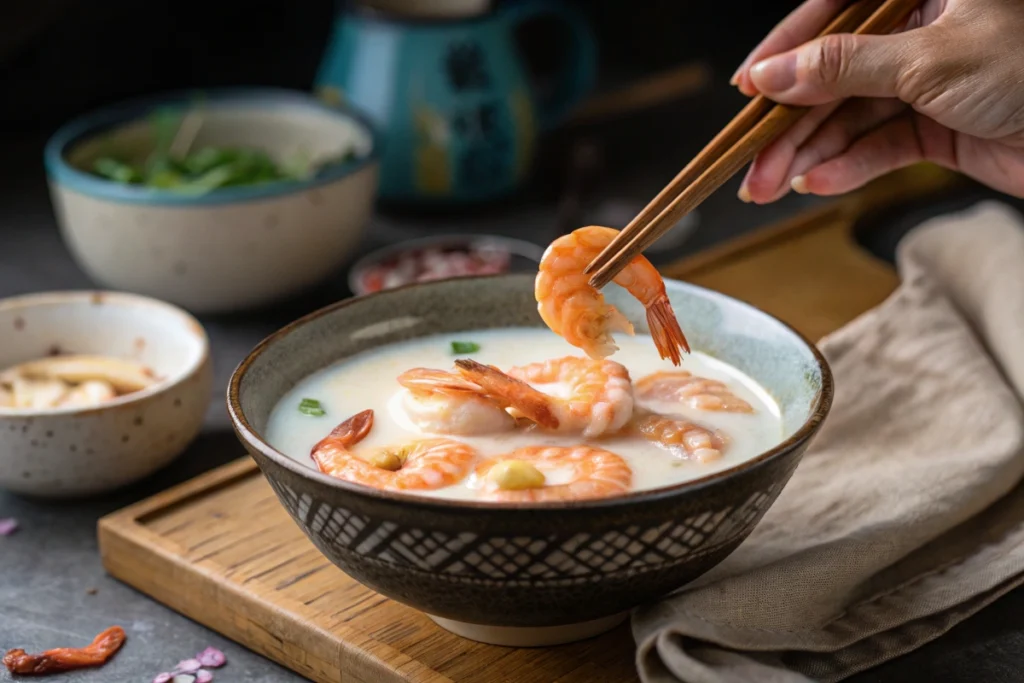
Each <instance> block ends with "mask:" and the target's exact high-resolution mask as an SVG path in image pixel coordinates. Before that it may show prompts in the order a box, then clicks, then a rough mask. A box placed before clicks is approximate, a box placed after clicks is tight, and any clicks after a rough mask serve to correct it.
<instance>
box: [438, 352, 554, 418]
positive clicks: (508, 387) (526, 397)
mask: <svg viewBox="0 0 1024 683" xmlns="http://www.w3.org/2000/svg"><path fill="white" fill-rule="evenodd" d="M455 367H456V368H458V370H459V372H461V373H462V375H463V376H464V377H466V378H467V379H469V380H470V381H472V382H474V383H475V384H477V385H478V386H480V388H481V389H482V390H483V392H484V394H485V395H486V396H487V397H488V398H491V399H492V400H496V401H500V402H501V403H503V404H505V407H509V408H515V409H516V410H517V411H519V412H520V413H522V414H523V415H524V416H525V417H526V418H528V419H530V420H532V421H534V422H536V423H537V424H539V425H541V426H542V427H546V428H548V429H557V428H558V418H557V417H556V416H555V414H554V413H553V412H552V410H551V401H550V399H549V397H548V396H546V395H545V394H543V393H542V392H540V391H537V390H536V389H534V388H533V387H531V386H530V385H529V384H527V383H526V382H523V381H520V380H518V379H516V378H514V377H510V376H509V375H506V374H505V373H504V372H502V371H501V370H499V369H498V368H496V367H493V366H490V365H484V364H483V363H478V362H477V361H475V360H470V359H460V360H457V361H455Z"/></svg>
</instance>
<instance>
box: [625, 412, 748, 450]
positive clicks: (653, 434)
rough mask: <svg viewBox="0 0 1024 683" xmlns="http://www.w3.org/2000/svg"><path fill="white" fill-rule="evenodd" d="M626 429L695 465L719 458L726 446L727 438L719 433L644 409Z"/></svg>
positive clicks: (678, 418)
mask: <svg viewBox="0 0 1024 683" xmlns="http://www.w3.org/2000/svg"><path fill="white" fill-rule="evenodd" d="M629 426H630V427H631V428H632V430H633V431H634V432H635V433H636V434H639V435H640V436H642V437H644V438H645V439H647V440H648V441H653V442H654V443H656V444H658V445H659V446H662V447H664V448H666V449H667V450H668V451H670V452H672V453H674V454H676V455H680V456H684V457H689V458H693V459H694V460H697V461H698V462H712V461H714V460H717V459H719V458H720V457H722V451H724V450H725V447H726V446H727V445H728V440H727V439H726V437H725V436H723V435H722V434H719V433H718V432H714V431H712V430H710V429H707V428H706V427H702V426H700V425H699V424H695V423H693V422H690V421H689V420H686V419H683V418H680V417H673V416H670V415H659V414H658V413H652V412H649V411H646V410H638V411H636V412H635V413H634V415H633V420H632V421H631V422H630V425H629Z"/></svg>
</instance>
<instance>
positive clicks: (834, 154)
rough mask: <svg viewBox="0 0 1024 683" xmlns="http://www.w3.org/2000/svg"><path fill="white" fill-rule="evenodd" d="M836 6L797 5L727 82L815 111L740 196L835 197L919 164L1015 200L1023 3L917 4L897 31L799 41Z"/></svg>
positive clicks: (756, 170) (1022, 183)
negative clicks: (961, 176) (936, 166)
mask: <svg viewBox="0 0 1024 683" xmlns="http://www.w3.org/2000/svg"><path fill="white" fill-rule="evenodd" d="M844 4H846V3H845V2H841V1H839V0H806V1H805V2H804V3H803V4H802V5H801V6H800V7H798V8H797V9H796V10H794V11H793V12H792V13H791V14H790V15H789V16H788V17H787V18H786V19H785V20H784V21H783V22H782V23H781V24H779V25H778V26H777V27H776V28H775V29H774V30H773V31H772V32H771V33H770V34H769V35H768V36H767V37H766V38H765V39H764V41H762V43H761V44H760V45H759V46H758V47H757V48H756V49H755V50H754V51H753V52H752V53H751V54H750V56H749V57H747V59H746V61H745V62H744V63H743V64H742V65H741V66H740V68H739V70H737V72H736V75H735V76H734V77H733V83H734V84H735V85H737V87H739V89H740V90H741V91H742V92H743V93H744V94H745V95H748V96H753V95H755V94H757V93H761V94H763V95H765V96H766V97H768V98H769V99H770V100H772V101H775V102H781V103H783V104H792V105H804V106H812V105H817V106H814V108H813V109H812V110H811V111H810V112H809V113H808V114H806V115H805V116H804V117H803V119H801V120H800V121H799V122H798V123H797V124H796V125H795V126H794V127H793V128H791V129H790V130H788V131H787V132H786V133H785V134H783V136H782V137H781V138H779V139H778V140H776V141H775V142H773V143H772V144H771V145H770V146H768V147H767V148H766V149H764V150H763V151H762V152H761V153H760V154H759V155H758V157H757V158H756V159H755V160H754V163H753V164H752V165H751V167H750V170H749V171H748V172H747V176H746V178H745V179H744V181H743V184H742V186H741V189H740V198H741V199H743V200H744V201H753V202H757V203H759V204H763V203H768V202H772V201H775V200H777V199H779V198H780V197H782V196H783V195H785V194H786V193H787V192H788V191H789V190H790V189H791V188H792V189H794V190H796V191H797V192H801V193H805V194H806V193H811V194H816V195H836V194H842V193H845V192H848V191H850V190H853V189H856V188H858V187H860V186H861V185H863V184H865V183H867V182H868V181H870V180H872V179H874V178H877V177H878V176H881V175H883V174H885V173H888V172H889V171H892V170H895V169H897V168H901V167H903V166H908V165H910V164H913V163H916V162H919V161H931V162H934V163H936V164H939V165H941V166H944V167H946V168H949V169H953V170H956V171H960V172H962V173H964V174H965V175H968V176H970V177H971V178H974V179H975V180H978V181H979V182H982V183H984V184H986V185H988V186H990V187H992V188H994V189H997V190H1000V191H1002V192H1006V193H1008V194H1011V195H1015V196H1018V197H1024V2H1021V1H1020V0H926V2H924V3H923V4H922V6H921V7H920V8H919V9H918V10H917V11H916V12H915V13H914V14H913V15H912V16H911V18H910V20H909V21H908V23H907V25H906V27H905V28H904V30H903V31H902V32H899V33H894V34H891V35H886V36H868V35H865V36H855V35H850V34H845V35H834V36H826V37H825V38H820V39H816V40H811V42H809V43H808V42H806V41H808V40H810V39H811V38H812V37H814V36H815V35H817V34H818V32H820V31H821V30H822V29H823V28H824V27H825V25H826V24H828V23H829V21H831V19H832V18H833V17H834V16H835V15H836V14H838V12H839V10H840V9H841V7H842V5H844ZM844 100H845V101H844Z"/></svg>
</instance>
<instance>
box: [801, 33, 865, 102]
mask: <svg viewBox="0 0 1024 683" xmlns="http://www.w3.org/2000/svg"><path fill="white" fill-rule="evenodd" d="M853 51H854V41H853V36H851V35H832V36H825V37H824V38H822V39H821V40H819V41H818V44H817V46H816V47H815V49H813V50H811V51H810V54H809V63H808V65H807V71H808V73H809V75H810V76H811V77H812V78H813V79H814V81H815V82H817V83H818V84H820V85H822V86H824V87H825V88H826V89H828V90H830V91H831V90H833V89H834V88H835V86H836V85H838V84H840V83H842V81H843V77H844V76H845V75H846V73H847V72H848V71H849V67H850V60H851V59H852V55H853Z"/></svg>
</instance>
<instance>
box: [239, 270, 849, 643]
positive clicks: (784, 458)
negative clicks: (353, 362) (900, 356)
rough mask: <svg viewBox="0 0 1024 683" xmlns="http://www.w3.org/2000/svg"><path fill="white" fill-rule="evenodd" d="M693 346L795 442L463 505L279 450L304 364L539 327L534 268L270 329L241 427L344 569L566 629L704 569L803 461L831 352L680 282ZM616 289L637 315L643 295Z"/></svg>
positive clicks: (396, 590)
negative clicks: (660, 476) (680, 475)
mask: <svg viewBox="0 0 1024 683" xmlns="http://www.w3.org/2000/svg"><path fill="white" fill-rule="evenodd" d="M667 284H668V288H669V295H670V297H671V299H672V302H673V304H674V306H675V308H676V311H677V313H678V315H679V318H680V321H681V323H682V325H683V328H684V329H685V330H686V333H687V336H688V338H689V339H690V342H691V344H692V345H693V347H694V348H696V349H699V350H701V351H704V352H706V353H708V354H710V355H712V356H715V357H717V358H720V359H722V360H724V361H726V362H728V363H731V364H732V365H734V366H736V367H737V368H739V369H740V370H742V371H743V372H746V373H747V374H748V375H750V376H751V377H753V378H754V379H756V380H757V381H758V382H760V384H761V385H762V386H763V387H764V388H765V389H767V390H768V391H769V392H770V393H771V394H772V396H773V397H774V398H775V400H776V401H777V402H778V404H779V407H780V409H781V411H782V416H783V422H784V426H785V433H786V439H785V441H783V442H782V443H780V444H779V445H778V446H776V447H775V448H773V449H771V450H770V451H768V452H766V453H763V454H761V455H760V456H758V457H756V458H754V459H752V460H749V461H746V462H744V463H742V464H740V465H738V466H736V467H734V468H732V469H729V470H725V471H723V472H719V473H715V474H711V475H709V476H706V477H704V478H702V479H699V480H696V481H692V482H687V483H685V484H680V485H676V486H672V487H666V488H662V489H656V490H650V491H642V492H638V493H633V494H630V495H628V496H623V497H618V498H614V499H607V500H597V501H589V502H575V503H551V504H546V505H542V506H533V507H521V506H515V505H513V504H485V503H472V502H461V501H460V502H454V501H445V500H437V499H428V498H416V497H413V496H408V495H402V494H395V493H385V492H380V491H375V490H371V489H368V488H364V487H361V486H357V485H353V484H349V483H346V482H343V481H339V480H337V479H333V478H331V477H328V476H326V475H323V474H320V473H319V472H318V471H316V470H315V469H313V467H312V465H309V466H307V465H305V464H303V463H300V462H298V461H296V460H294V459H292V458H290V457H288V456H286V455H284V454H282V453H280V452H278V451H276V450H275V449H274V448H272V447H271V446H270V445H269V444H268V443H267V442H266V441H264V439H263V437H262V436H261V434H262V432H263V430H264V429H265V427H266V425H267V419H268V417H269V415H270V412H271V410H272V409H273V407H274V406H275V405H276V404H277V402H278V401H279V400H280V399H281V397H282V396H283V395H284V394H285V393H286V392H287V391H288V390H289V389H291V388H292V387H293V386H294V385H295V384H296V383H297V382H299V381H300V380H301V379H303V378H304V377H306V376H307V375H309V374H311V373H313V372H315V371H317V370H320V369H322V368H324V367H326V366H327V365H329V364H331V363H334V362H336V361H338V360H340V359H343V358H345V357H347V356H350V355H352V354H354V353H357V352H360V351H363V350H366V349H370V348H375V347H379V346H381V345H383V344H387V343H390V342H395V341H399V340H404V339H410V338H415V337H420V336H424V335H428V334H437V333H442V332H458V331H466V330H471V329H480V328H491V327H509V326H524V325H533V326H541V325H542V323H541V320H540V318H539V316H538V314H537V306H536V302H535V301H534V298H533V280H532V278H531V277H529V276H523V275H501V276H495V277H483V278H459V279H455V280H445V281H440V282H432V283H427V284H418V285H411V286H408V287H404V288H400V289H394V290H390V291H386V292H382V293H379V294H373V295H370V296H366V297H361V298H356V299H350V300H348V301H343V302H341V303H338V304H335V305H333V306H330V307H328V308H325V309H323V310H320V311H317V312H315V313H312V314H310V315H308V316H306V317H304V318H302V319H300V320H298V321H297V322H295V323H292V324H291V325H289V326H288V327H285V328H284V329H282V330H281V331H279V332H277V333H276V334H274V335H272V336H271V337H269V338H268V339H266V340H265V341H263V342H262V343H261V344H260V345H259V346H257V347H256V349H255V350H254V351H253V352H252V353H251V354H250V355H249V356H248V357H247V358H246V359H245V360H244V361H243V362H242V363H241V365H240V366H239V367H238V368H237V369H236V370H235V373H234V375H233V376H232V378H231V383H230V387H229V389H228V408H229V411H230V413H231V419H232V422H233V424H234V427H235V430H236V432H237V434H238V436H239V438H240V439H241V440H242V442H243V443H244V444H245V446H246V448H247V449H248V451H249V452H250V453H251V454H252V456H253V457H254V458H255V459H256V462H257V463H259V466H260V468H261V469H262V470H263V473H264V474H265V475H266V477H267V479H268V480H269V481H270V484H271V485H272V486H273V488H274V490H275V491H276V492H277V495H278V497H279V498H280V500H281V502H282V503H283V504H284V506H285V507H286V508H287V509H288V512H289V513H290V514H291V516H292V517H293V518H294V519H295V521H296V522H297V523H298V525H299V526H300V527H301V528H302V530H303V531H304V532H305V533H306V535H307V536H309V538H310V539H311V540H312V541H313V543H314V544H316V546H317V548H319V549H320V550H321V552H323V553H324V555H326V556H327V557H328V558H329V559H330V560H331V561H332V562H334V563H335V564H337V565H338V567H340V568H341V569H342V570H343V571H345V572H346V573H347V574H349V575H351V576H352V577H354V578H356V579H358V580H359V581H361V582H362V583H364V584H365V585H367V586H369V587H371V588H373V589H374V590H376V591H379V592H380V593H382V594H384V595H386V596H388V597H390V598H392V599H394V600H397V601H399V602H402V603H405V604H407V605H410V606H412V607H415V608H417V609H420V610H423V611H424V612H426V613H427V614H429V615H431V617H432V618H433V619H434V620H435V621H437V622H438V623H439V624H441V625H442V626H443V627H445V628H447V629H449V630H452V631H454V632H456V633H459V634H460V635H464V636H466V637H470V638H473V639H476V640H482V641H486V642H494V643H500V644H508V645H539V644H553V643H557V642H567V641H570V640H576V639H580V638H583V637H587V636H590V635H593V634H595V633H598V632H601V631H603V630H605V629H607V628H610V627H611V626H614V625H615V624H616V623H618V622H619V621H621V620H622V619H623V618H624V617H625V615H626V614H627V613H628V611H629V610H630V609H631V608H633V607H635V606H637V605H639V604H641V603H644V602H647V601H649V600H653V599H655V598H657V597H659V596H661V595H664V594H666V593H668V592H670V591H672V590H674V589H676V588H679V587H680V586H683V585H684V584H686V583H687V582H689V581H692V580H693V579H695V578H697V577H698V576H700V575H701V574H703V573H704V572H706V571H707V570H708V569H710V568H711V567H713V566H715V565H716V564H717V563H719V562H721V561H722V559H724V558H725V557H726V556H727V555H729V553H731V552H732V551H733V550H734V549H735V548H736V547H737V546H738V545H739V544H740V543H741V542H742V541H743V539H745V538H746V537H747V535H748V534H749V533H750V531H751V530H752V529H753V528H754V525H756V524H757V522H758V521H759V520H760V519H761V517H762V515H764V513H765V511H766V510H767V509H768V507H769V506H770V505H771V504H772V503H773V502H774V501H775V498H776V497H777V496H778V495H779V491H781V490H782V487H783V486H785V485H786V482H787V481H788V480H789V477H790V475H791V474H792V473H793V470H794V469H795V468H796V466H797V463H798V462H799V461H800V457H801V455H802V454H803V452H804V451H805V450H806V448H807V444H808V441H809V440H810V439H811V437H812V436H813V435H814V434H815V433H816V432H817V430H818V428H819V427H820V426H821V423H822V421H823V420H824V419H825V416H826V414H827V413H828V410H829V407H830V405H831V402H832V378H831V374H830V372H829V369H828V366H827V365H826V363H825V360H824V359H823V358H822V357H821V355H820V354H819V353H818V352H817V350H816V349H815V348H814V347H813V346H812V345H811V344H809V343H808V342H807V341H806V340H804V339H803V338H802V337H801V336H800V335H798V334H797V333H796V332H794V331H793V330H791V329H790V328H789V327H787V326H786V325H784V324H783V323H781V322H779V321H778V320H776V319H775V318H772V317H771V316H769V315H767V314H766V313H763V312H761V311H758V310H757V309H755V308H753V307H751V306H748V305H747V304H744V303H742V302H739V301H737V300H735V299H731V298H729V297H726V296H724V295H721V294H717V293H715V292H711V291H708V290H706V289H702V288H700V287H695V286H692V285H688V284H684V283H679V282H668V283H667ZM609 289H610V290H615V291H608V292H607V295H608V296H609V298H610V299H611V300H612V301H613V302H614V303H615V304H616V305H617V306H619V308H620V309H621V310H623V311H624V312H625V313H626V315H627V316H629V317H630V319H631V320H634V321H642V320H644V316H643V310H642V308H641V307H640V306H639V304H637V302H635V301H633V300H632V299H630V298H629V297H628V296H623V293H622V292H621V290H618V288H616V287H611V288H609Z"/></svg>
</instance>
